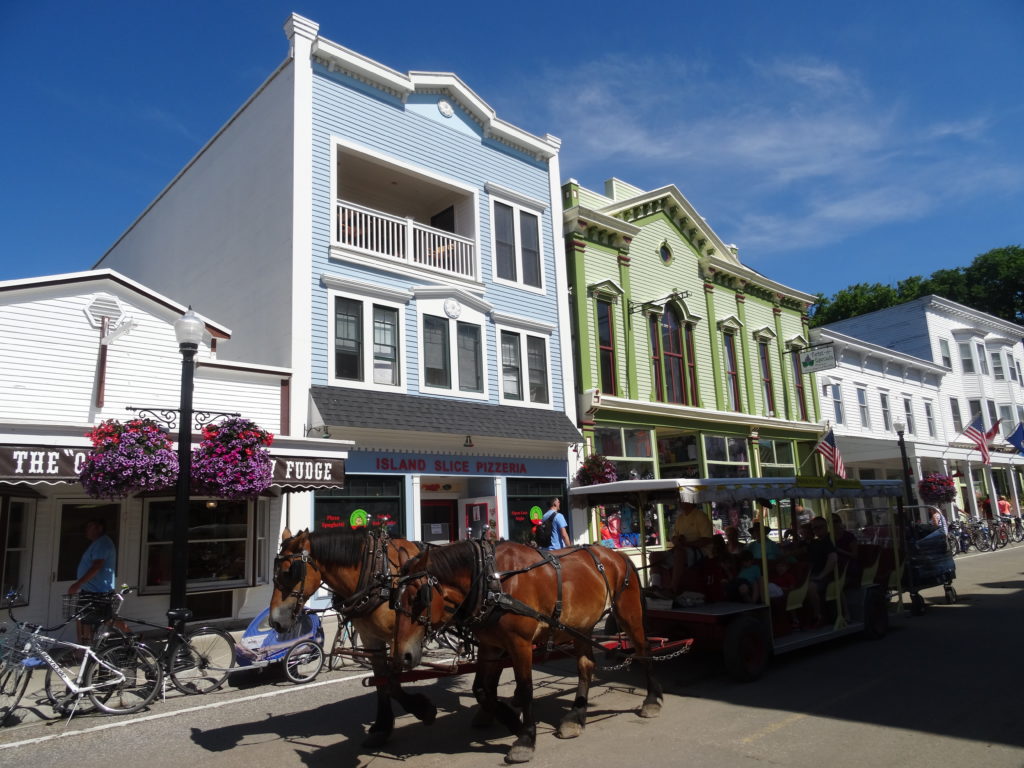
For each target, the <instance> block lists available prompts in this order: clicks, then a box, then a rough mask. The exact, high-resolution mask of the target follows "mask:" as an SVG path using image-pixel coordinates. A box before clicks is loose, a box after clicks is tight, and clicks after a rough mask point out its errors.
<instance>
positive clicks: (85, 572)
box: [68, 520, 117, 642]
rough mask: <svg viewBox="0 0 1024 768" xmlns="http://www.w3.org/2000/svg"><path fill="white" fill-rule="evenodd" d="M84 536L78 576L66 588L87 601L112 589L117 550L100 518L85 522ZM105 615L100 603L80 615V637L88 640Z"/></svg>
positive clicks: (105, 612)
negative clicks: (85, 543)
mask: <svg viewBox="0 0 1024 768" xmlns="http://www.w3.org/2000/svg"><path fill="white" fill-rule="evenodd" d="M85 537H86V538H87V539H89V542H90V543H89V546H88V547H86V549H85V552H83V553H82V559H81V560H79V561H78V571H77V572H76V575H77V576H78V579H77V580H76V581H75V582H74V583H73V584H72V585H71V586H70V587H68V594H69V595H77V594H81V595H82V596H83V599H86V600H87V599H88V597H89V596H90V595H108V594H110V593H111V592H113V591H114V587H115V586H116V578H115V575H114V573H115V571H116V569H117V550H116V549H115V548H114V542H113V541H112V540H111V538H110V537H109V536H107V531H106V526H105V525H104V523H103V521H102V520H90V521H89V522H87V523H86V524H85ZM97 602H99V601H97ZM105 605H106V604H104V606H105ZM107 618H109V615H107V611H106V610H105V607H104V608H101V607H100V606H99V605H97V609H95V610H92V611H90V612H89V613H87V614H85V615H84V616H82V620H81V622H80V623H79V639H80V640H81V641H82V642H88V641H89V639H90V638H91V637H92V628H93V627H95V626H96V625H98V624H99V623H100V622H101V621H103V620H104V619H107Z"/></svg>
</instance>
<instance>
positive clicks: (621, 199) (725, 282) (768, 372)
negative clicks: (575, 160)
mask: <svg viewBox="0 0 1024 768" xmlns="http://www.w3.org/2000/svg"><path fill="white" fill-rule="evenodd" d="M562 202H563V207H564V223H565V250H566V258H567V260H568V275H569V285H570V290H571V292H572V296H571V301H572V318H573V322H574V327H573V333H574V338H575V341H576V343H575V345H574V347H575V355H576V360H575V364H576V370H577V382H578V386H579V388H580V408H579V413H580V419H581V421H580V428H581V430H582V432H583V435H584V439H585V443H584V451H585V453H586V454H587V455H590V454H594V453H597V454H601V455H604V456H606V457H608V458H609V459H610V460H611V461H613V462H614V463H615V465H616V469H617V472H618V475H619V479H630V478H669V477H687V478H692V477H757V476H776V477H782V476H792V475H794V474H818V473H819V472H820V471H821V469H822V466H821V464H820V460H819V458H818V457H817V456H816V455H815V454H813V447H814V445H815V444H816V442H817V440H818V439H819V437H820V436H821V432H822V427H821V426H820V424H819V422H818V419H819V402H818V396H817V392H816V387H815V384H814V377H813V375H810V376H809V375H803V374H801V368H800V356H799V355H798V354H793V353H794V352H797V351H799V350H801V349H803V348H805V347H807V346H808V344H809V341H808V340H809V337H810V334H809V331H808V327H807V309H808V308H809V307H810V305H811V304H812V303H813V302H814V299H815V297H814V296H813V295H811V294H808V293H804V292H802V291H798V290H795V289H793V288H789V287H787V286H784V285H781V284H779V283H777V282H775V281H773V280H771V279H770V278H768V277H765V276H764V275H762V274H760V273H758V272H756V271H755V270H753V269H751V268H749V267H747V266H745V265H744V264H743V263H741V262H740V260H739V257H738V254H737V249H736V248H735V247H734V246H729V245H726V244H725V243H723V242H722V241H721V240H720V239H719V237H718V235H716V234H715V233H714V231H712V229H711V228H710V227H709V226H708V224H707V222H705V221H704V219H703V218H702V217H701V216H700V214H698V213H697V212H696V211H695V210H694V208H693V206H691V205H690V203H689V201H687V199H686V198H685V197H683V195H682V193H681V192H680V191H679V190H678V189H677V188H676V187H674V186H667V187H662V188H661V189H656V190H653V191H650V192H645V191H644V190H641V189H638V188H636V187H634V186H631V185H629V184H626V183H624V182H622V181H619V180H618V179H611V180H609V181H608V182H606V184H605V190H604V193H603V194H600V193H597V192H594V191H591V190H588V189H585V188H583V187H581V186H580V185H579V184H578V183H577V182H576V181H575V180H569V181H568V182H567V183H566V184H565V185H564V186H563V187H562ZM776 501H777V506H774V510H775V512H774V513H773V514H772V518H773V521H774V524H775V525H777V524H778V522H779V521H785V520H787V519H788V515H787V514H786V509H787V507H788V504H789V501H788V500H776ZM619 513H620V517H619V519H617V520H614V521H611V522H614V523H616V524H619V525H620V531H621V534H624V535H620V536H618V537H613V538H615V540H616V544H617V545H622V546H633V545H635V544H636V543H637V535H638V531H639V528H640V526H639V520H638V519H637V518H638V514H637V512H636V511H634V510H628V509H627V510H620V511H619ZM780 513H781V514H780ZM713 514H714V515H715V517H717V518H718V519H719V520H720V521H721V523H720V524H722V525H729V524H730V523H732V524H737V523H740V522H741V521H742V518H743V517H744V516H748V517H751V518H754V517H756V516H759V514H760V510H755V509H749V508H731V509H716V510H713ZM608 516H609V517H610V516H611V513H608ZM608 522H610V521H609V520H603V519H601V518H599V517H598V516H597V515H595V516H594V519H592V520H591V521H590V525H591V533H592V537H593V538H594V539H595V540H597V539H606V538H607V536H606V535H603V534H602V532H601V530H600V528H601V526H602V523H608ZM646 523H647V525H645V529H647V528H651V529H652V531H651V533H650V535H649V536H648V541H647V543H648V544H650V545H658V544H660V543H662V542H663V541H664V537H665V535H666V530H665V528H666V525H667V521H662V520H661V519H659V516H658V514H657V511H656V510H648V512H647V517H646ZM613 533H614V531H613ZM604 534H607V531H605V532H604Z"/></svg>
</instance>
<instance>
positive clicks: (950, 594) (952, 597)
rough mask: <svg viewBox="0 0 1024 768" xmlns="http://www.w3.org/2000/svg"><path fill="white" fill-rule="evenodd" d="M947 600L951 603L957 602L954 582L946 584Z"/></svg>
mask: <svg viewBox="0 0 1024 768" xmlns="http://www.w3.org/2000/svg"><path fill="white" fill-rule="evenodd" d="M946 602H947V603H949V604H950V605H952V604H953V603H955V602H956V589H954V588H953V585H952V584H947V585H946Z"/></svg>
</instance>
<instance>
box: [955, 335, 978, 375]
mask: <svg viewBox="0 0 1024 768" xmlns="http://www.w3.org/2000/svg"><path fill="white" fill-rule="evenodd" d="M957 348H958V349H959V350H960V369H961V370H962V371H963V372H964V373H974V355H973V354H972V353H971V343H970V342H969V341H961V342H959V343H958V344H957Z"/></svg>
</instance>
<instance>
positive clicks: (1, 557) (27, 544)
mask: <svg viewBox="0 0 1024 768" xmlns="http://www.w3.org/2000/svg"><path fill="white" fill-rule="evenodd" d="M35 505H36V503H35V501H33V500H30V499H18V498H13V497H11V496H0V579H2V580H0V586H3V588H4V589H5V590H6V589H13V588H15V587H17V588H18V589H19V592H20V594H19V595H18V596H17V598H16V600H18V602H17V603H15V604H17V605H23V604H24V603H23V602H21V601H25V603H27V602H28V600H29V599H30V598H31V594H30V587H31V576H32V532H33V531H34V530H35Z"/></svg>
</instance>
